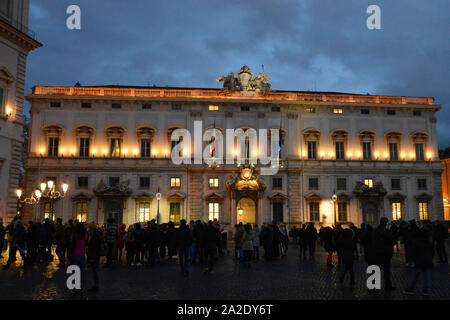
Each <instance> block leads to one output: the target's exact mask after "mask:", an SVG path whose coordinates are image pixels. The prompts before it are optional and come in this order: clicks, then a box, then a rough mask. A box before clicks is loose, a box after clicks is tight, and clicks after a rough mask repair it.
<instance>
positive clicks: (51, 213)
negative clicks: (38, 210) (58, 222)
mask: <svg viewBox="0 0 450 320" xmlns="http://www.w3.org/2000/svg"><path fill="white" fill-rule="evenodd" d="M44 219H50V220H51V221H53V220H55V204H54V203H53V202H51V201H50V202H45V203H44Z"/></svg>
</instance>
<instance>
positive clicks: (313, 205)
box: [309, 202, 320, 221]
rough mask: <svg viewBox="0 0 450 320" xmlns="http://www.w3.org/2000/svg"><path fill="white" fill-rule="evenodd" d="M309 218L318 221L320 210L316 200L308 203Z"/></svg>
mask: <svg viewBox="0 0 450 320" xmlns="http://www.w3.org/2000/svg"><path fill="white" fill-rule="evenodd" d="M309 220H310V221H320V211H319V203H318V202H310V203H309Z"/></svg>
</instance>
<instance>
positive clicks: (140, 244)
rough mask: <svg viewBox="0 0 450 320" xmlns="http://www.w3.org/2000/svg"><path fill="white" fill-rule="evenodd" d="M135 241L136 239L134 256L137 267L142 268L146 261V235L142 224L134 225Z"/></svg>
mask: <svg viewBox="0 0 450 320" xmlns="http://www.w3.org/2000/svg"><path fill="white" fill-rule="evenodd" d="M133 233H134V234H133V239H134V255H135V259H136V261H135V263H136V267H142V263H143V261H144V246H145V233H144V230H142V228H141V223H140V222H136V223H135V224H134V231H133Z"/></svg>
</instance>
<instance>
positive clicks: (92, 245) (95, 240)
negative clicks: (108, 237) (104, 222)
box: [87, 222, 103, 292]
mask: <svg viewBox="0 0 450 320" xmlns="http://www.w3.org/2000/svg"><path fill="white" fill-rule="evenodd" d="M88 230H89V239H88V245H87V263H88V265H89V266H90V267H91V269H92V273H93V277H94V285H93V287H92V288H90V289H89V290H88V291H91V292H98V291H99V282H100V281H99V276H98V268H99V265H100V254H101V253H100V252H101V245H102V237H103V235H102V230H101V229H100V228H99V227H97V224H96V223H95V222H92V223H90V225H89V226H88Z"/></svg>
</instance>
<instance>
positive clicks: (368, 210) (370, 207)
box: [363, 202, 378, 226]
mask: <svg viewBox="0 0 450 320" xmlns="http://www.w3.org/2000/svg"><path fill="white" fill-rule="evenodd" d="M363 220H364V223H365V224H371V225H373V226H374V225H376V224H377V223H378V208H377V206H376V204H375V203H373V202H367V203H364V204H363Z"/></svg>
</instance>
